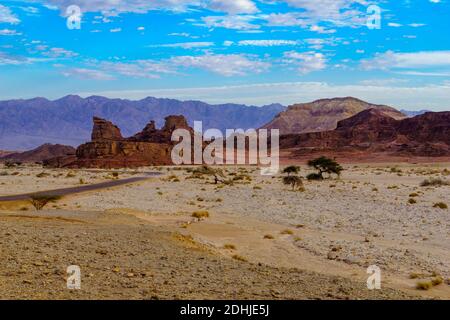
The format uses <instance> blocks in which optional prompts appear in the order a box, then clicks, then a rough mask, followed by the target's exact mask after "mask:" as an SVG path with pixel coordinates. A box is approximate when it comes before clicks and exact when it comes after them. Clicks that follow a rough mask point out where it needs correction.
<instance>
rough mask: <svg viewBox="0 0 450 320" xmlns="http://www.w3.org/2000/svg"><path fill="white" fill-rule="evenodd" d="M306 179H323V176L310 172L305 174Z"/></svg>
mask: <svg viewBox="0 0 450 320" xmlns="http://www.w3.org/2000/svg"><path fill="white" fill-rule="evenodd" d="M306 179H308V180H323V176H322V175H321V174H318V173H310V174H308V175H307V176H306Z"/></svg>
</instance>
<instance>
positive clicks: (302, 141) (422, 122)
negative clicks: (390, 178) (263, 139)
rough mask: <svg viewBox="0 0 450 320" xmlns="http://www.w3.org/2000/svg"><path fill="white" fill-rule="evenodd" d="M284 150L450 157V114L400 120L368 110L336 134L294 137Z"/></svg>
mask: <svg viewBox="0 0 450 320" xmlns="http://www.w3.org/2000/svg"><path fill="white" fill-rule="evenodd" d="M280 147H281V149H283V150H289V151H290V156H291V157H293V158H295V157H302V156H305V155H311V154H331V155H332V154H341V155H345V154H347V155H348V156H349V157H351V156H352V154H356V153H362V154H365V155H367V156H373V155H376V154H385V155H386V156H399V157H401V156H403V157H410V156H414V157H448V156H450V112H429V113H426V114H424V115H419V116H416V117H414V118H407V119H403V120H397V119H394V118H392V117H390V116H389V115H387V114H386V113H385V112H384V111H383V110H380V109H369V110H364V111H362V112H360V113H358V114H357V115H355V116H353V117H350V118H348V119H345V120H342V121H340V122H339V123H338V125H337V128H336V129H335V130H332V131H324V132H312V133H305V134H290V135H284V136H282V137H281V141H280Z"/></svg>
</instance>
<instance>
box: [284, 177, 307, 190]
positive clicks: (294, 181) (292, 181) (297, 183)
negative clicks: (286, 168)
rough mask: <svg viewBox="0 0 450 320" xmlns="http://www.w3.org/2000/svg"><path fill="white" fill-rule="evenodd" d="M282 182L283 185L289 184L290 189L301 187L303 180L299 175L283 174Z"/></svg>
mask: <svg viewBox="0 0 450 320" xmlns="http://www.w3.org/2000/svg"><path fill="white" fill-rule="evenodd" d="M283 183H284V184H285V185H290V186H291V187H292V191H294V190H295V189H299V190H300V189H303V181H302V178H300V177H299V176H285V177H283Z"/></svg>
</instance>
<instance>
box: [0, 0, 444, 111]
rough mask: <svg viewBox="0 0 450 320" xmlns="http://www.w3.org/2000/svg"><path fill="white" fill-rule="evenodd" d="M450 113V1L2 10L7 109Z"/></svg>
mask: <svg viewBox="0 0 450 320" xmlns="http://www.w3.org/2000/svg"><path fill="white" fill-rule="evenodd" d="M68 94H79V95H81V96H90V95H103V96H107V97H113V98H127V99H141V98H144V97H147V96H155V97H167V98H176V99H180V100H203V101H206V102H209V103H225V102H234V103H245V104H251V105H267V104H271V103H282V104H284V105H289V104H293V103H300V102H308V101H312V100H315V99H319V98H332V97H342V96H354V97H357V98H361V99H364V100H367V101H369V102H372V103H384V104H389V105H392V106H395V107H398V108H406V109H409V110H420V109H431V110H436V111H438V110H450V0H414V1H413V0H395V1H387V0H377V1H366V0H277V1H276V0H154V1H151V0H26V1H18V0H10V1H3V0H1V1H0V100H6V99H18V98H32V97H38V96H39V97H46V98H49V99H58V98H60V97H62V96H65V95H68Z"/></svg>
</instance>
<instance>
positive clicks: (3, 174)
mask: <svg viewBox="0 0 450 320" xmlns="http://www.w3.org/2000/svg"><path fill="white" fill-rule="evenodd" d="M120 172H121V173H120V175H119V177H120V178H127V177H130V176H132V174H133V172H134V170H120ZM112 178H114V177H113V176H112V175H111V171H107V170H65V169H46V168H44V169H43V168H42V167H41V166H38V165H36V166H34V165H26V166H21V167H16V168H5V167H2V165H0V195H2V196H6V195H13V194H20V193H30V192H34V191H39V190H49V189H59V188H69V187H74V186H79V185H81V184H82V183H83V184H94V183H100V182H105V181H108V180H110V179H112Z"/></svg>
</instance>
